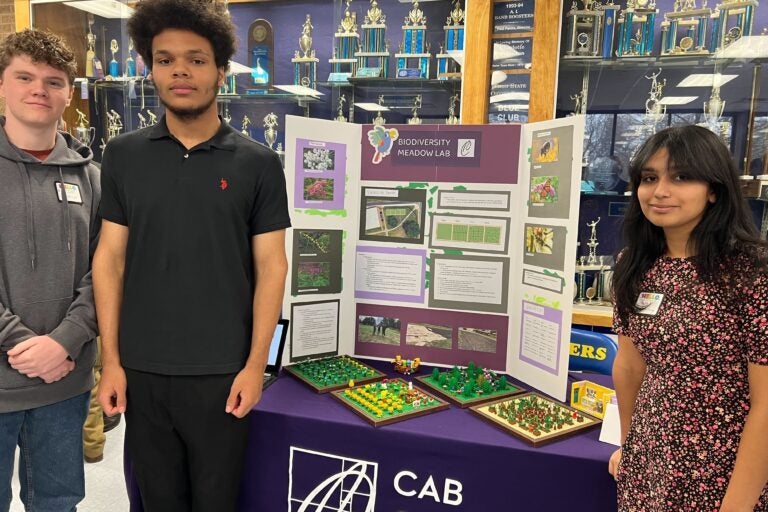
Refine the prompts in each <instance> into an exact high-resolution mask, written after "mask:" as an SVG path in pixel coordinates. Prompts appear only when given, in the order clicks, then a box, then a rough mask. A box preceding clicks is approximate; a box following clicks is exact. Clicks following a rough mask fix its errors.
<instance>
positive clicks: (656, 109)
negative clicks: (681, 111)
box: [645, 68, 667, 128]
mask: <svg viewBox="0 0 768 512" xmlns="http://www.w3.org/2000/svg"><path fill="white" fill-rule="evenodd" d="M660 74H661V68H659V70H658V71H657V72H656V73H651V76H646V77H645V78H647V79H648V80H650V81H651V90H650V91H649V92H648V99H647V100H645V122H646V124H647V125H648V126H649V127H651V128H654V127H655V126H656V125H657V124H658V123H659V122H660V121H661V120H662V119H663V118H664V116H665V115H666V114H667V106H666V105H664V104H663V103H662V102H661V99H662V98H661V96H662V91H663V89H664V86H665V85H666V84H667V79H666V78H665V79H664V80H657V78H658V77H659V75H660Z"/></svg>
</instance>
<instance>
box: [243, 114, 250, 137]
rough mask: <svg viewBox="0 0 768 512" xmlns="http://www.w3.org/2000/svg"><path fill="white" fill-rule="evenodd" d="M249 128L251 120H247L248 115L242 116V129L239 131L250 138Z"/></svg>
mask: <svg viewBox="0 0 768 512" xmlns="http://www.w3.org/2000/svg"><path fill="white" fill-rule="evenodd" d="M249 126H251V120H250V119H248V115H246V114H244V115H243V123H242V128H241V129H240V132H241V133H242V134H243V135H245V136H247V137H250V136H251V129H250V128H249Z"/></svg>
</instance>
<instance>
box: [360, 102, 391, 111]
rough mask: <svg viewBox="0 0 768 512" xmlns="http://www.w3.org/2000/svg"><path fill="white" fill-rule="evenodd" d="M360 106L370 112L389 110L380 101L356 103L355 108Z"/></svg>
mask: <svg viewBox="0 0 768 512" xmlns="http://www.w3.org/2000/svg"><path fill="white" fill-rule="evenodd" d="M357 107H360V108H361V109H363V110H367V111H368V112H389V108H387V107H385V106H384V105H379V104H378V103H355V108H357Z"/></svg>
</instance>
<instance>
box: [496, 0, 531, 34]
mask: <svg viewBox="0 0 768 512" xmlns="http://www.w3.org/2000/svg"><path fill="white" fill-rule="evenodd" d="M533 9H534V1H533V0H521V1H519V2H499V3H496V4H494V5H493V33H494V34H513V33H515V32H533Z"/></svg>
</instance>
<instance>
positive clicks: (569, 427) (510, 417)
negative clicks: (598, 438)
mask: <svg viewBox="0 0 768 512" xmlns="http://www.w3.org/2000/svg"><path fill="white" fill-rule="evenodd" d="M470 411H472V412H473V413H475V414H477V415H478V416H480V418H482V419H483V420H485V421H488V422H490V423H492V424H493V425H495V426H496V427H498V428H500V429H502V430H503V431H505V432H507V433H509V434H512V435H513V436H515V437H517V438H519V439H521V440H523V441H525V442H526V443H528V444H530V445H533V446H534V447H536V448H538V447H539V446H542V445H544V444H547V443H551V442H553V441H557V440H559V439H563V438H565V437H568V436H571V435H573V434H576V433H578V432H581V431H583V430H587V429H590V428H592V427H596V426H597V425H599V424H600V423H602V422H601V421H600V420H598V419H597V418H593V417H592V416H589V415H588V414H584V413H583V412H580V411H577V410H576V409H574V408H573V407H568V406H567V405H564V404H561V403H560V402H556V401H554V400H552V399H551V398H547V397H545V396H543V395H539V394H538V393H526V394H524V395H518V396H514V397H512V398H503V399H501V400H496V401H494V402H489V403H486V404H482V405H475V406H472V407H471V408H470Z"/></svg>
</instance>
